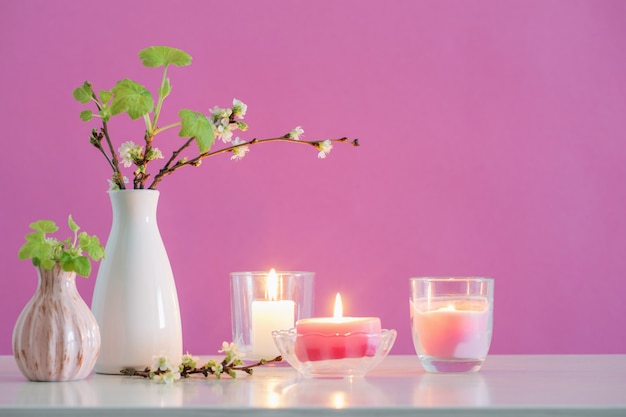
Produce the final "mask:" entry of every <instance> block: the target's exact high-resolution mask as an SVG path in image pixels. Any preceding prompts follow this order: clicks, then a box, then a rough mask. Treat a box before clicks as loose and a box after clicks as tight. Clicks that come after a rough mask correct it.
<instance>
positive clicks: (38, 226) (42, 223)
mask: <svg viewBox="0 0 626 417" xmlns="http://www.w3.org/2000/svg"><path fill="white" fill-rule="evenodd" d="M29 227H30V228H31V229H33V230H36V231H38V232H43V233H54V232H56V231H57V230H59V228H58V227H57V225H56V223H54V222H53V221H52V220H38V221H36V222H34V223H31V224H30V225H29Z"/></svg>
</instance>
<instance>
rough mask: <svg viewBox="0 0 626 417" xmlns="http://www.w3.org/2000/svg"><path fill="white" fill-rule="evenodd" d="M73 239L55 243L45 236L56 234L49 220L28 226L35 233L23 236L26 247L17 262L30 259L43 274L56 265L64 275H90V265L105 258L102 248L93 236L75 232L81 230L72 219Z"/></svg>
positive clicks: (20, 252)
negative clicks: (69, 273) (42, 270)
mask: <svg viewBox="0 0 626 417" xmlns="http://www.w3.org/2000/svg"><path fill="white" fill-rule="evenodd" d="M67 223H68V226H69V228H70V230H71V231H72V232H73V233H74V236H73V237H70V238H67V239H65V240H58V239H55V238H53V237H50V236H48V234H49V233H54V232H56V231H57V230H59V228H58V226H57V225H56V223H54V222H53V221H51V220H38V221H36V222H34V223H31V224H30V228H31V229H33V230H34V232H31V233H28V234H27V235H26V243H24V245H23V246H22V247H21V248H20V250H19V252H18V258H19V259H20V260H25V259H32V262H33V265H34V266H36V267H41V268H42V269H45V270H51V269H52V268H53V267H54V266H55V265H56V264H57V263H58V264H59V265H60V266H61V268H62V269H63V270H64V271H67V272H76V273H77V274H78V275H81V276H83V277H87V276H89V274H90V273H91V261H90V260H89V258H91V259H93V260H94V261H98V260H100V259H102V258H103V257H104V248H103V247H102V245H101V244H100V240H99V239H98V238H97V237H96V236H90V235H88V234H87V233H86V232H81V233H80V234H79V233H78V231H79V230H80V227H79V226H78V224H76V222H75V221H74V220H73V219H72V215H69V216H68V220H67ZM84 252H86V253H87V256H84V255H83V253H84Z"/></svg>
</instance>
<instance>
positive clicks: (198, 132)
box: [178, 109, 215, 154]
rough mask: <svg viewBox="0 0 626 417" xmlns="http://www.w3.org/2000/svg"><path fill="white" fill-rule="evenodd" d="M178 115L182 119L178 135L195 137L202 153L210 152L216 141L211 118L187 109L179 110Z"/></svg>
mask: <svg viewBox="0 0 626 417" xmlns="http://www.w3.org/2000/svg"><path fill="white" fill-rule="evenodd" d="M178 115H179V116H180V117H181V119H182V120H181V126H180V132H179V133H178V136H180V137H181V138H192V137H193V138H195V139H196V143H197V144H198V149H199V150H200V153H201V154H202V153H205V152H208V150H209V149H211V146H213V142H215V133H214V132H213V126H212V125H211V122H210V121H209V119H207V117H206V116H205V115H204V114H202V113H199V112H194V111H192V110H186V109H183V110H181V111H180V112H178Z"/></svg>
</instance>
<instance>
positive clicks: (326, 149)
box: [315, 139, 333, 159]
mask: <svg viewBox="0 0 626 417" xmlns="http://www.w3.org/2000/svg"><path fill="white" fill-rule="evenodd" d="M315 147H316V148H317V149H319V150H320V153H318V154H317V157H318V158H321V159H324V158H326V155H328V154H329V153H330V150H331V149H332V148H333V143H332V142H331V141H330V140H328V139H326V140H325V141H323V142H318V143H317V145H315Z"/></svg>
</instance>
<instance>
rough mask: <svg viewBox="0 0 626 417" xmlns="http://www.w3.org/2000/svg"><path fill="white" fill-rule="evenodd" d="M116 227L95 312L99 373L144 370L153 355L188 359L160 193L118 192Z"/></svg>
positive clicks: (97, 289)
mask: <svg viewBox="0 0 626 417" xmlns="http://www.w3.org/2000/svg"><path fill="white" fill-rule="evenodd" d="M109 196H110V199H111V205H112V208H113V224H112V226H111V233H110V235H109V239H108V241H107V244H106V248H105V258H104V259H103V260H102V262H101V263H100V269H99V271H98V276H97V279H96V286H95V289H94V293H93V300H92V303H91V309H92V311H93V314H94V316H95V317H96V320H97V321H98V325H99V326H100V334H101V338H102V347H101V351H100V357H99V358H98V361H97V362H96V367H95V369H96V372H98V373H107V374H119V371H120V370H121V369H123V368H127V367H132V368H136V369H143V368H145V367H146V366H148V365H150V362H151V360H152V356H154V355H161V354H163V355H167V356H168V357H169V358H170V359H171V360H173V361H176V360H179V359H180V358H181V356H182V350H183V346H182V345H183V341H182V326H181V320H180V309H179V306H178V295H177V293H176V284H175V282H174V276H173V274H172V268H171V266H170V262H169V259H168V256H167V252H166V250H165V246H164V244H163V240H162V239H161V234H160V232H159V228H158V225H157V204H158V200H159V192H158V191H156V190H116V191H110V192H109Z"/></svg>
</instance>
